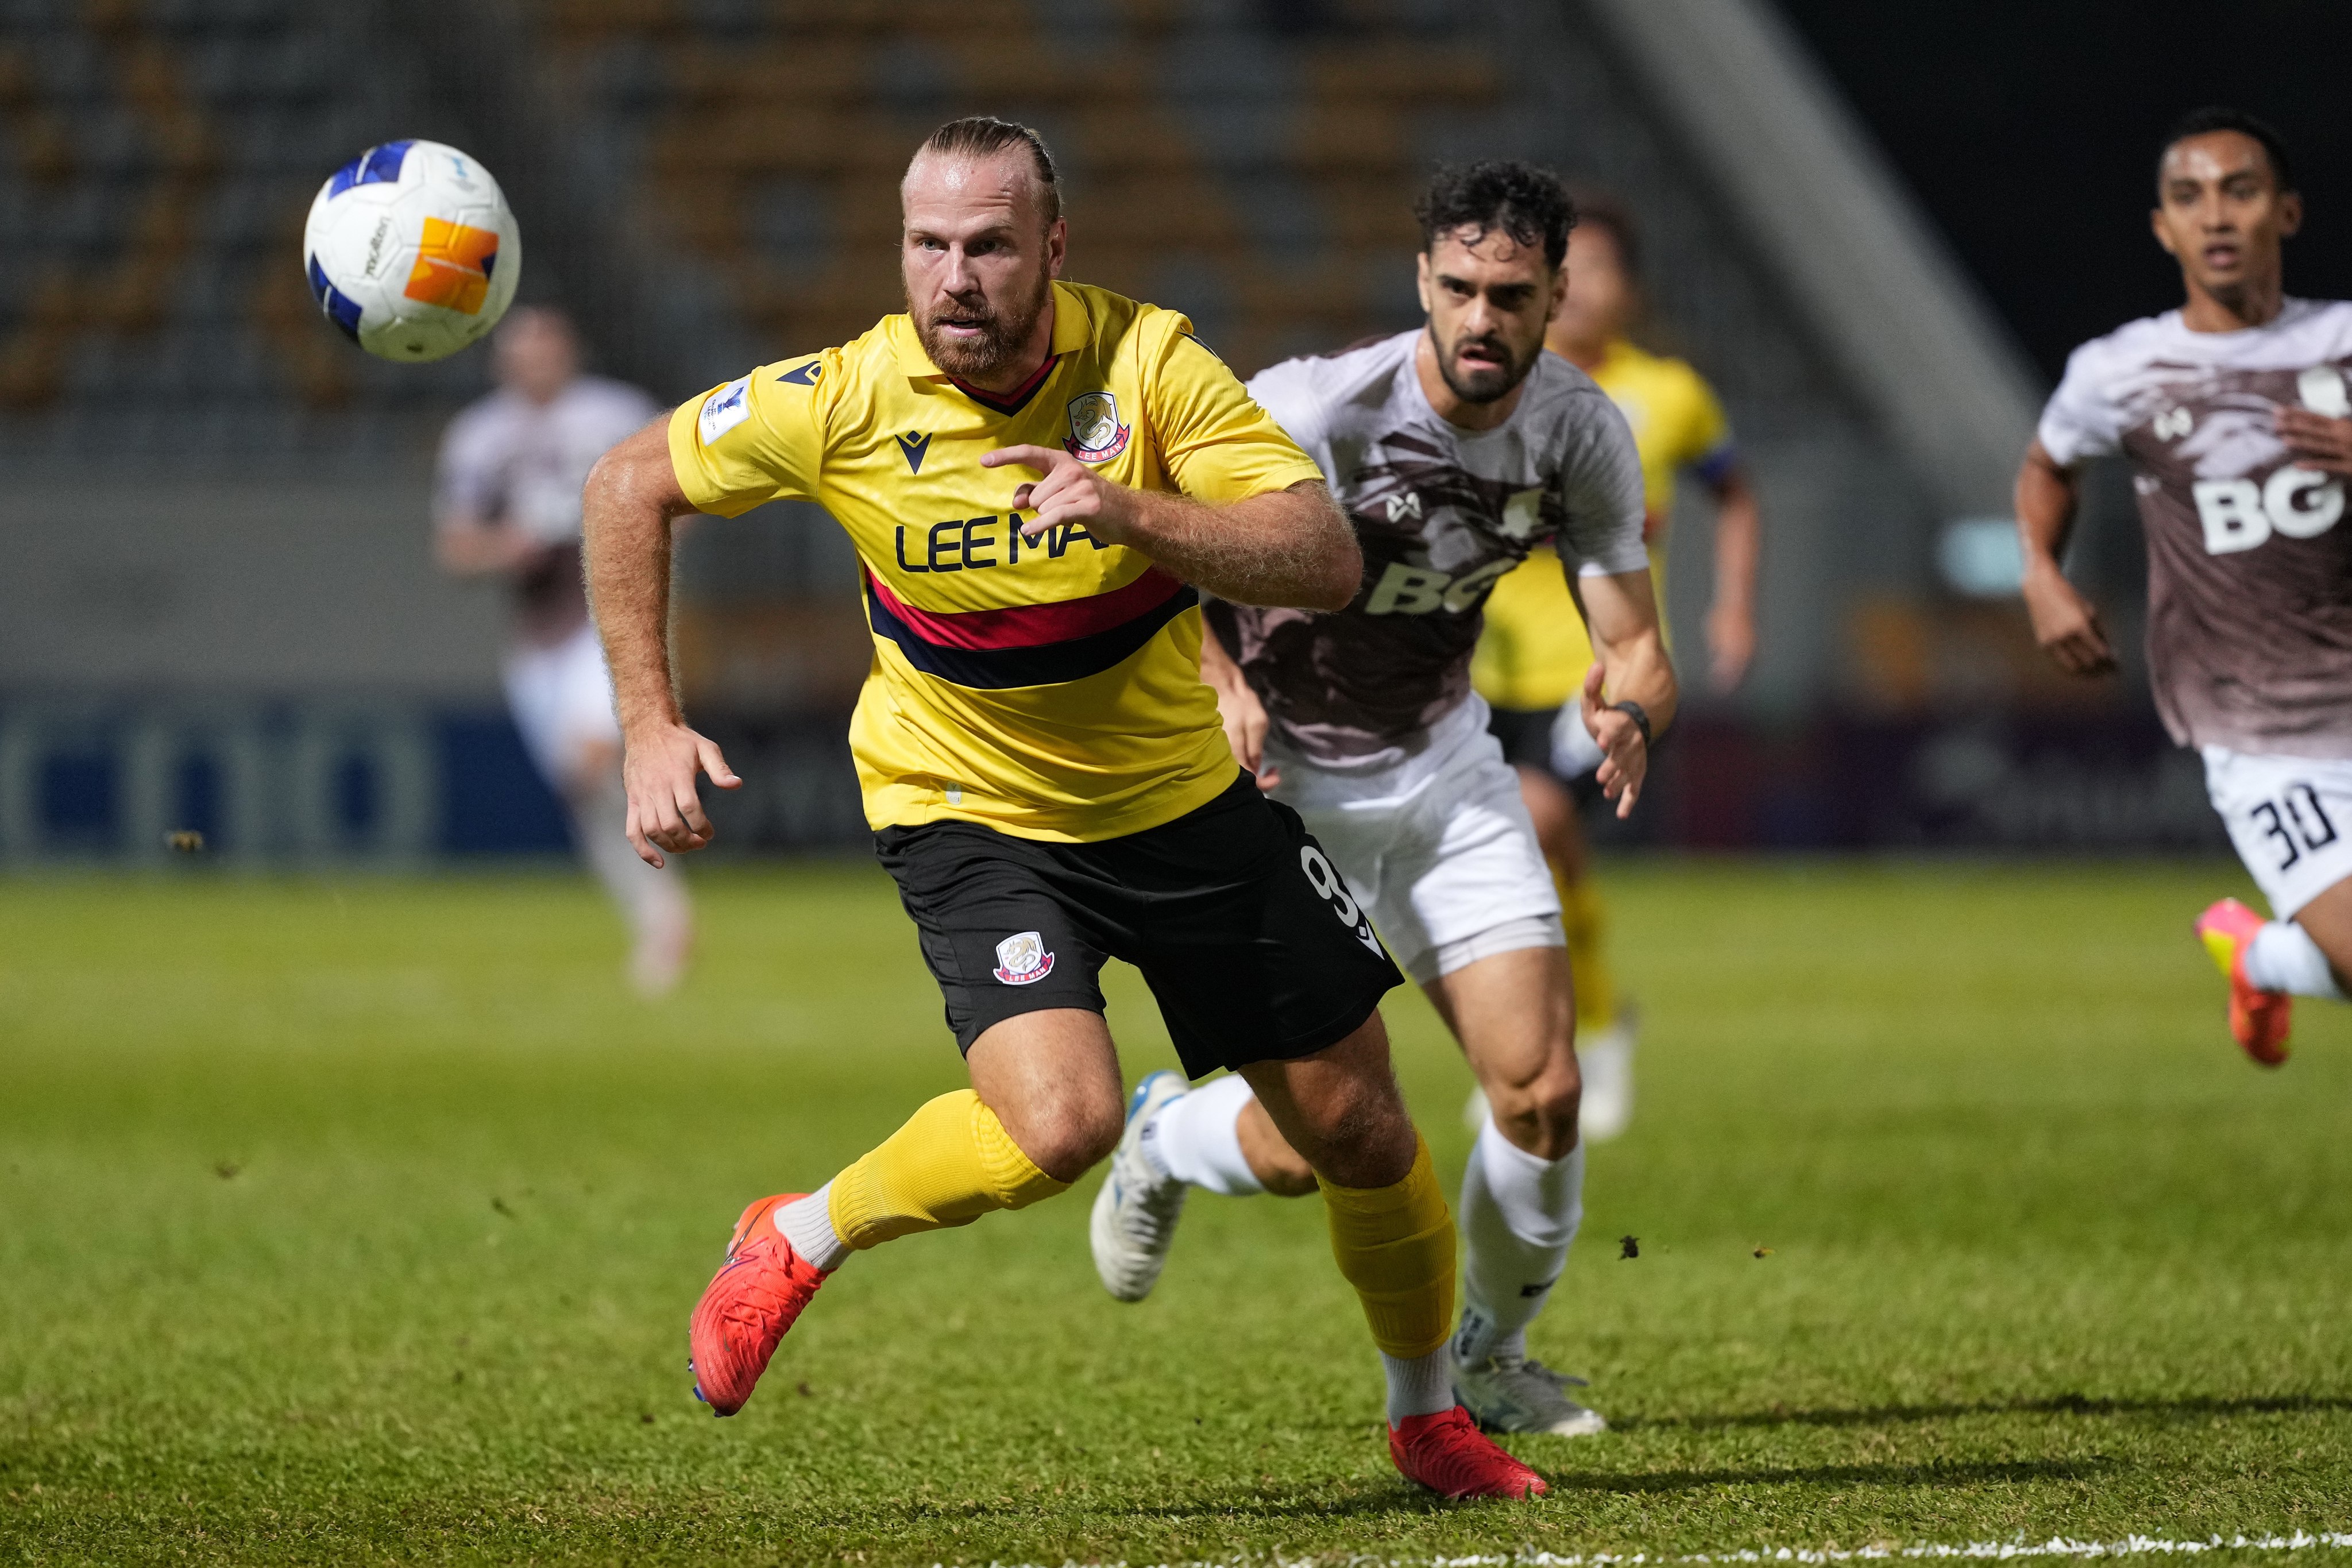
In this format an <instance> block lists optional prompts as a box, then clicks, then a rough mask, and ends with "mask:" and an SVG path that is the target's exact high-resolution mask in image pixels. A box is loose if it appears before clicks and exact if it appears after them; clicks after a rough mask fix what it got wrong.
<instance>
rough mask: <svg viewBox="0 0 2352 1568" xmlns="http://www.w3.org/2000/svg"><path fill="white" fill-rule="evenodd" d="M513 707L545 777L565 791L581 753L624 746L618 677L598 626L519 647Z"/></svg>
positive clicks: (510, 661)
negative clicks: (616, 697) (616, 707)
mask: <svg viewBox="0 0 2352 1568" xmlns="http://www.w3.org/2000/svg"><path fill="white" fill-rule="evenodd" d="M504 674H505V677H506V688H507V707H508V710H509V711H511V712H512V713H513V714H514V722H515V728H516V729H517V730H519V731H521V732H522V743H523V747H524V749H525V750H526V751H528V752H530V760H531V761H532V762H533V763H537V764H538V765H539V772H540V775H541V777H542V778H544V779H546V780H547V782H548V784H550V785H551V787H553V788H554V789H556V790H557V791H559V792H561V791H562V790H563V789H565V788H566V787H568V785H569V784H570V782H571V780H572V775H573V774H575V773H578V772H579V769H580V760H581V752H582V751H583V749H585V748H588V747H592V746H617V745H619V744H620V743H621V721H619V720H618V719H616V718H614V716H613V678H612V677H611V676H610V675H608V674H607V673H605V669H604V645H603V644H601V643H599V642H598V641H597V640H596V628H595V626H593V625H583V626H582V627H581V628H580V629H579V630H578V631H576V632H574V633H572V635H571V636H570V637H565V638H564V639H563V640H562V642H560V643H554V644H551V645H550V646H548V647H537V646H534V645H530V644H519V645H517V646H516V647H513V648H511V649H509V651H508V654H507V661H506V668H505V671H504Z"/></svg>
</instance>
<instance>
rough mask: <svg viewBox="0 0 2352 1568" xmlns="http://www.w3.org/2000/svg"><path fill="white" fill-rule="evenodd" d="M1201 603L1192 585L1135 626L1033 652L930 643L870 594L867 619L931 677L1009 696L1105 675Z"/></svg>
mask: <svg viewBox="0 0 2352 1568" xmlns="http://www.w3.org/2000/svg"><path fill="white" fill-rule="evenodd" d="M1200 602H1201V595H1200V594H1199V592H1198V591H1196V590H1195V589H1194V588H1192V586H1191V585H1190V584H1186V585H1185V586H1184V587H1182V588H1181V589H1179V590H1178V591H1177V592H1175V593H1173V594H1171V595H1168V597H1167V598H1165V599H1162V600H1161V601H1160V603H1159V604H1157V605H1153V606H1152V607H1151V608H1150V609H1149V610H1146V611H1145V612H1144V613H1143V614H1141V615H1139V616H1136V617H1135V618H1134V619H1133V620H1131V621H1124V622H1121V623H1120V624H1119V625H1118V626H1113V627H1111V628H1110V629H1109V630H1108V631H1100V632H1096V633H1094V634H1093V635H1091V636H1088V637H1072V638H1071V639H1070V640H1069V641H1067V642H1054V643H1039V644H1036V645H1034V646H1033V647H992V648H971V647H948V646H946V645H945V644H942V643H935V642H929V641H927V640H925V639H924V637H921V636H920V635H919V633H917V632H916V631H915V629H914V628H913V627H912V626H908V624H907V623H906V622H904V621H902V620H900V619H899V618H898V616H895V615H892V614H891V613H890V609H889V606H888V605H885V604H884V603H883V602H882V601H881V600H880V599H879V598H877V596H876V595H874V594H873V593H872V592H870V591H869V592H868V593H867V594H866V618H867V620H868V622H869V623H870V624H871V625H872V626H873V627H874V635H875V636H876V637H888V638H889V639H890V640H891V641H892V642H894V643H897V644H898V651H899V652H900V653H902V654H904V655H905V656H906V658H907V662H908V664H911V665H913V666H914V667H915V668H917V669H919V670H921V671H922V672H923V673H924V674H925V675H935V676H937V677H939V678H940V679H941V680H945V681H948V682H950V683H952V684H954V685H957V686H967V687H971V689H974V690H978V691H1005V690H1010V689H1012V688H1013V687H1016V686H1060V685H1062V684H1064V683H1065V682H1066V681H1072V680H1084V679H1086V678H1087V676H1089V675H1100V674H1101V673H1102V672H1103V671H1104V670H1106V669H1108V668H1111V667H1112V666H1113V665H1115V664H1118V663H1119V662H1120V661H1122V660H1124V659H1126V658H1129V657H1131V656H1132V655H1133V654H1134V653H1135V652H1136V651H1137V650H1138V649H1139V648H1141V647H1143V646H1144V645H1145V644H1146V643H1149V642H1150V640H1151V639H1152V638H1153V637H1157V636H1159V635H1160V627H1162V626H1166V625H1167V624H1168V623H1169V622H1171V621H1172V620H1174V619H1175V618H1176V617H1177V616H1181V615H1182V614H1183V613H1184V612H1185V611H1186V610H1189V609H1191V608H1192V606H1193V605H1197V604H1199V603H1200Z"/></svg>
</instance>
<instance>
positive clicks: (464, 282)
mask: <svg viewBox="0 0 2352 1568" xmlns="http://www.w3.org/2000/svg"><path fill="white" fill-rule="evenodd" d="M498 259H499V237H498V235H497V234H495V233H494V232H492V231H491V230H489V229H487V228H468V227H467V226H466V225H464V224H462V223H451V222H450V221H449V220H448V219H446V218H438V217H428V218H426V219H425V240H424V243H423V244H421V245H420V246H418V247H417V250H416V265H415V267H414V268H411V269H410V271H409V274H408V287H407V288H405V289H402V290H401V292H402V293H404V294H405V295H407V296H408V298H410V299H412V300H422V301H424V302H425V304H427V305H439V306H441V307H443V308H444V309H445V310H456V311H457V312H458V313H459V314H461V315H467V316H470V315H473V314H474V313H475V312H476V311H478V310H480V309H481V308H482V301H483V300H485V299H487V298H488V296H489V292H490V268H492V267H494V266H495V265H497V263H498Z"/></svg>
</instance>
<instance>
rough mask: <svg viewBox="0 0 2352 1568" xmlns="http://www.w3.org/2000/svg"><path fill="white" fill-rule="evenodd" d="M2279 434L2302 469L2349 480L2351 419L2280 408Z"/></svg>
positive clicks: (2351, 467) (2351, 470)
mask: <svg viewBox="0 0 2352 1568" xmlns="http://www.w3.org/2000/svg"><path fill="white" fill-rule="evenodd" d="M2278 433H2279V439H2280V440H2282V441H2284V442H2285V443H2286V449H2287V450H2288V451H2290V452H2293V453H2294V455H2295V458H2296V460H2297V461H2298V462H2300V463H2301V464H2302V465H2303V466H2304V467H2305V468H2317V469H2318V470H2319V471H2320V472H2321V473H2324V474H2341V475H2344V476H2347V477H2352V419H2330V418H2329V417H2328V416H2326V415H2325V414H2314V413H2313V412H2312V411H2311V410H2310V409H2308V408H2282V409H2280V410H2279V411H2278Z"/></svg>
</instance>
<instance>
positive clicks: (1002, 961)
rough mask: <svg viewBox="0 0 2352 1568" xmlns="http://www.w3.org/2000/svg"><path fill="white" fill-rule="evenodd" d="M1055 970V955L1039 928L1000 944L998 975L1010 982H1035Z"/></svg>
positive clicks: (999, 977)
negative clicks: (1038, 932)
mask: <svg viewBox="0 0 2352 1568" xmlns="http://www.w3.org/2000/svg"><path fill="white" fill-rule="evenodd" d="M1051 973H1054V955H1053V954H1052V953H1051V952H1047V951H1046V949H1045V938H1044V937H1042V936H1040V935H1038V934H1037V933H1036V932H1035V931H1022V932H1019V933H1018V934H1016V935H1013V936H1008V937H1006V938H1005V939H1004V940H1003V942H998V943H997V944H996V977H997V978H998V979H999V980H1002V981H1003V982H1004V984H1007V985H1034V984H1036V983H1037V982H1039V981H1040V980H1043V979H1045V976H1047V975H1048V974H1051Z"/></svg>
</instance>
